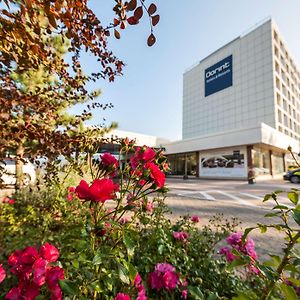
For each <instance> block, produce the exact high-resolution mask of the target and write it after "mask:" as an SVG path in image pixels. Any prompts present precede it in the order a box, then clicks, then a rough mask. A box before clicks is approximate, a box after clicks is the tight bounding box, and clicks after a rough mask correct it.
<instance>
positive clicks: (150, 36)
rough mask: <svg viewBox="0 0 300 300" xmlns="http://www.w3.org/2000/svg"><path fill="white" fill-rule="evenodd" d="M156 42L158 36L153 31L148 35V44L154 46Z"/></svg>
mask: <svg viewBox="0 0 300 300" xmlns="http://www.w3.org/2000/svg"><path fill="white" fill-rule="evenodd" d="M155 42H156V38H155V36H154V34H153V33H151V34H150V35H149V37H148V40H147V44H148V46H149V47H151V46H153V45H154V44H155Z"/></svg>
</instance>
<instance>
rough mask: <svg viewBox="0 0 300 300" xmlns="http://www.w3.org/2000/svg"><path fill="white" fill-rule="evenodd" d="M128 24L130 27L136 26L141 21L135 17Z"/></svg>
mask: <svg viewBox="0 0 300 300" xmlns="http://www.w3.org/2000/svg"><path fill="white" fill-rule="evenodd" d="M127 22H128V24H129V25H136V24H138V23H139V21H138V20H137V19H136V18H135V17H134V16H132V17H130V18H128V19H127Z"/></svg>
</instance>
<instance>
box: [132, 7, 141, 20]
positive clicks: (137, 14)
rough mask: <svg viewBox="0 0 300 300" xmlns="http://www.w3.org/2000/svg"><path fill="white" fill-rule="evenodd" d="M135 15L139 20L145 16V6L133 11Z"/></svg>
mask: <svg viewBox="0 0 300 300" xmlns="http://www.w3.org/2000/svg"><path fill="white" fill-rule="evenodd" d="M133 15H134V17H135V18H136V19H137V20H139V19H140V18H141V17H142V16H143V7H142V6H139V7H138V8H137V9H136V10H135V11H134V13H133Z"/></svg>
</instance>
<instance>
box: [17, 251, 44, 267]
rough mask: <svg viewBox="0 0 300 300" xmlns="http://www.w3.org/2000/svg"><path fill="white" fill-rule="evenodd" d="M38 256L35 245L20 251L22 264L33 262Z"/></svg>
mask: <svg viewBox="0 0 300 300" xmlns="http://www.w3.org/2000/svg"><path fill="white" fill-rule="evenodd" d="M39 257H40V255H39V252H38V251H37V249H36V248H35V247H26V248H25V249H24V250H23V251H22V253H21V258H20V260H21V263H22V264H28V265H31V264H33V263H34V262H35V261H36V260H37V259H38V258H39Z"/></svg>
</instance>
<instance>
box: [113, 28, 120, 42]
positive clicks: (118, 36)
mask: <svg viewBox="0 0 300 300" xmlns="http://www.w3.org/2000/svg"><path fill="white" fill-rule="evenodd" d="M114 35H115V38H116V39H118V40H119V39H120V38H121V35H120V32H119V31H118V30H116V29H115V30H114Z"/></svg>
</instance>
